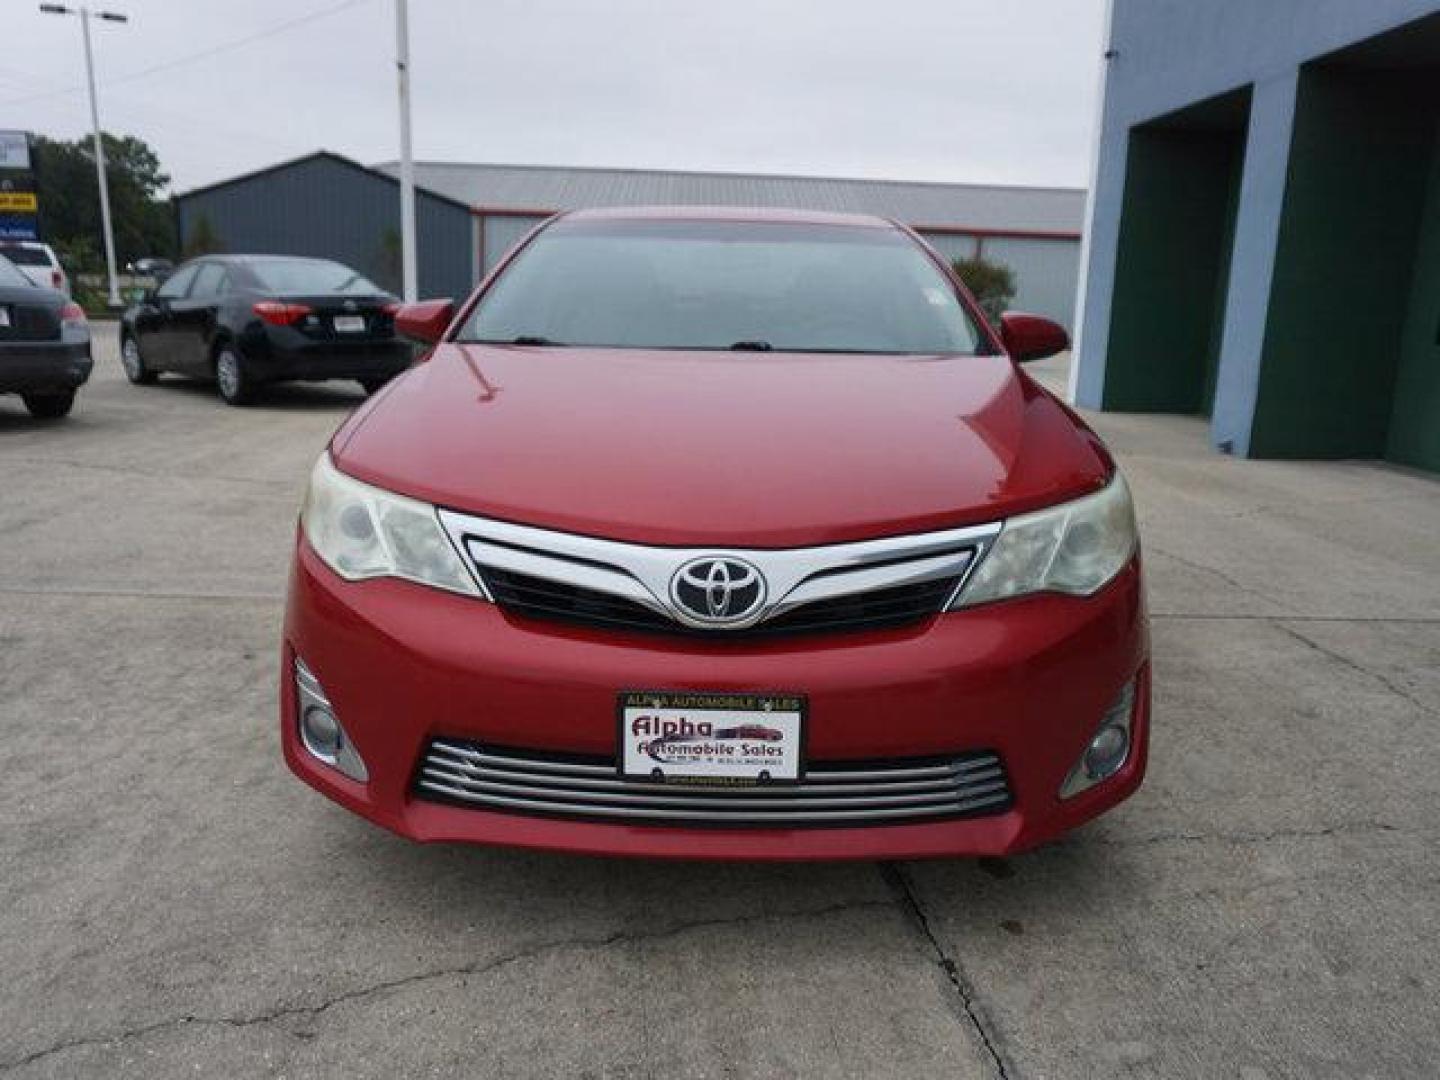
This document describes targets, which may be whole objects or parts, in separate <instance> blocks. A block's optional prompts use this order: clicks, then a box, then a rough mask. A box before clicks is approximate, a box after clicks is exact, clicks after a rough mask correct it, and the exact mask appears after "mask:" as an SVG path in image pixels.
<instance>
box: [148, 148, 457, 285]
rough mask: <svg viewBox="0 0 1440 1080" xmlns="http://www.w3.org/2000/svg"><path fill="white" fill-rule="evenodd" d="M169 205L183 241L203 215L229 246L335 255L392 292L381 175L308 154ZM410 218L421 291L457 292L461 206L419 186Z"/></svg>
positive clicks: (390, 227) (395, 243)
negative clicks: (423, 190) (300, 158)
mask: <svg viewBox="0 0 1440 1080" xmlns="http://www.w3.org/2000/svg"><path fill="white" fill-rule="evenodd" d="M175 203H176V212H177V216H178V224H179V228H180V242H181V245H182V247H183V246H184V245H186V244H188V242H189V241H190V238H191V237H192V235H193V232H194V229H195V225H196V222H198V221H199V220H200V218H201V217H202V216H204V217H206V218H208V219H209V223H210V227H211V229H212V230H213V231H214V233H215V234H216V235H218V236H219V238H220V242H221V244H222V245H223V248H224V250H225V251H227V252H230V253H233V254H249V253H253V254H266V255H271V254H274V255H310V256H318V257H322V258H327V259H336V260H338V261H339V262H343V263H345V264H346V265H347V266H352V267H354V268H355V269H357V270H359V271H361V272H362V273H364V274H365V275H366V276H367V277H370V278H371V279H373V280H374V281H376V282H377V283H379V284H380V285H383V286H385V287H386V288H388V289H390V290H391V291H393V292H396V293H398V292H399V291H400V208H399V197H398V195H397V191H396V186H395V184H394V182H392V181H390V180H388V179H386V178H384V177H382V176H378V175H375V174H372V173H367V172H366V171H364V170H362V169H358V168H356V167H354V166H351V165H348V164H346V163H345V162H343V161H339V160H336V159H333V158H328V157H312V158H305V159H302V160H300V161H297V162H293V163H291V164H289V165H284V166H280V167H278V168H276V169H273V170H270V171H268V172H264V173H261V174H258V175H256V176H253V177H250V178H247V179H242V180H240V181H238V182H234V183H228V184H221V185H218V186H216V187H213V188H208V189H204V190H201V191H197V192H192V193H190V194H186V195H180V196H178V197H177V198H176V200H175ZM415 219H416V233H417V237H416V239H417V248H418V251H419V288H420V294H421V295H422V296H455V297H459V296H464V295H465V294H466V293H468V292H469V291H470V289H471V287H472V286H473V284H474V280H475V271H476V266H475V251H474V240H473V236H474V230H473V227H472V223H471V219H470V213H469V211H468V210H466V209H464V208H463V207H460V206H457V205H455V204H454V203H451V202H449V201H447V200H444V199H437V198H435V197H433V196H430V195H427V194H425V193H424V192H417V193H416V198H415Z"/></svg>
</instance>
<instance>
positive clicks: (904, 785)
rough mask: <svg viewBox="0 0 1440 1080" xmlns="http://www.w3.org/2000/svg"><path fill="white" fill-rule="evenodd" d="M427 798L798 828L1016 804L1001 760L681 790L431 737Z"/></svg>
mask: <svg viewBox="0 0 1440 1080" xmlns="http://www.w3.org/2000/svg"><path fill="white" fill-rule="evenodd" d="M415 788H416V793H417V795H419V796H420V797H422V798H429V799H435V800H440V801H446V802H458V803H463V804H465V805H467V806H474V807H477V808H481V809H486V810H499V811H506V812H511V813H527V814H545V815H552V816H561V817H570V818H584V819H586V820H592V821H618V822H629V823H632V824H634V823H645V822H653V823H655V824H664V825H705V826H729V827H736V828H772V829H773V828H792V827H817V826H819V827H824V826H832V827H834V826H856V825H883V824H899V823H904V822H913V821H923V820H931V819H937V818H959V817H978V816H982V815H987V814H998V813H1001V812H1003V811H1004V810H1006V809H1008V808H1009V807H1010V804H1011V795H1010V788H1009V784H1008V783H1007V782H1006V779H1005V770H1004V766H1003V765H1002V764H1001V762H1000V757H999V755H998V754H995V753H994V752H992V751H976V752H971V753H965V754H959V755H956V756H954V757H948V758H924V759H913V758H910V759H902V760H889V761H878V762H844V763H838V762H832V763H825V762H817V763H815V765H814V766H812V767H811V768H810V769H809V770H808V771H807V772H806V774H805V778H804V780H802V781H801V782H800V783H798V784H791V785H785V786H780V785H765V786H756V787H682V786H679V785H675V784H650V783H636V782H632V781H629V780H623V779H621V778H620V777H619V776H618V775H617V773H616V771H615V763H614V761H613V760H608V759H605V758H600V757H581V756H576V755H559V754H548V753H547V754H538V753H533V752H529V751H521V750H509V749H500V748H498V747H492V746H484V747H482V746H480V745H478V744H475V743H469V742H461V741H458V740H453V739H438V740H436V741H435V742H432V743H431V744H430V746H429V748H428V749H427V751H426V753H425V757H424V758H423V760H422V762H421V766H420V772H419V775H418V776H417V777H416V781H415Z"/></svg>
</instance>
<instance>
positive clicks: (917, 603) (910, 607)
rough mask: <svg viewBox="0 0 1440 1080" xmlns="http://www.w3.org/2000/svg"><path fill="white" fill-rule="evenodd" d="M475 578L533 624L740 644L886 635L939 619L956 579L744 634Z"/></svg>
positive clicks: (835, 602) (531, 584)
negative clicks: (757, 640) (821, 636)
mask: <svg viewBox="0 0 1440 1080" xmlns="http://www.w3.org/2000/svg"><path fill="white" fill-rule="evenodd" d="M480 573H481V575H482V576H483V577H484V579H485V585H486V587H487V588H489V590H490V595H491V596H493V597H494V598H495V602H496V603H497V604H499V605H500V606H501V607H502V608H504V609H505V610H506V611H510V612H513V613H514V614H516V615H524V616H528V617H530V618H536V619H558V620H561V621H564V622H574V623H579V624H581V625H585V626H597V627H600V628H602V629H613V630H638V631H642V632H647V633H656V634H681V635H689V636H694V635H699V636H703V637H707V638H713V639H716V640H729V641H735V640H739V641H744V640H753V639H755V638H764V637H779V636H783V635H798V634H830V633H840V632H846V631H851V632H855V631H862V630H888V629H892V628H894V627H900V626H906V625H908V624H910V623H915V622H919V621H920V620H921V619H925V618H928V617H929V616H932V615H935V614H938V613H939V611H940V609H941V608H942V607H943V606H944V603H945V601H946V599H948V598H949V596H950V594H951V593H952V592H954V591H955V586H956V584H957V583H958V581H959V578H958V577H947V578H940V579H938V580H936V581H922V582H919V583H916V584H911V585H900V586H896V587H894V588H889V589H875V590H873V591H871V592H862V593H852V594H850V595H847V596H839V597H834V598H832V599H828V600H817V601H814V602H813V603H809V604H802V605H801V606H800V607H797V608H794V609H793V610H791V611H788V612H786V613H785V614H783V615H777V616H775V617H773V618H771V619H769V620H767V621H766V622H763V623H760V624H759V625H757V626H753V627H750V628H749V629H746V630H730V629H726V630H696V629H692V628H690V627H686V626H682V625H680V624H679V623H677V622H675V621H673V620H672V619H669V618H666V617H665V616H664V615H661V614H660V613H658V612H656V611H652V610H651V609H649V608H647V607H645V606H643V605H641V604H637V603H635V602H634V601H632V600H627V599H625V598H624V597H620V596H615V595H613V594H611V593H605V592H600V591H599V590H596V589H585V588H581V587H579V586H576V585H568V584H565V583H563V582H559V581H551V580H548V579H546V578H541V577H532V576H530V575H529V574H517V573H514V572H512V571H509V570H499V569H496V568H495V567H492V566H482V567H481V568H480Z"/></svg>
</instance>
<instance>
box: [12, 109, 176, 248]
mask: <svg viewBox="0 0 1440 1080" xmlns="http://www.w3.org/2000/svg"><path fill="white" fill-rule="evenodd" d="M101 138H102V139H104V141H105V178H106V180H107V181H108V185H109V188H110V219H111V221H112V222H113V223H114V229H115V258H116V260H117V261H118V262H119V263H120V265H121V266H123V265H124V264H125V263H127V262H130V261H132V260H134V259H138V258H141V257H142V256H145V255H164V256H173V255H174V253H175V219H174V215H173V214H172V213H171V209H170V202H169V200H168V199H165V198H163V197H162V194H161V193H162V192H163V190H164V188H165V186H166V185H167V184H168V183H169V182H170V177H169V176H167V175H166V174H165V173H164V172H163V171H161V168H160V159H159V157H157V156H156V154H155V151H154V150H152V149H151V148H150V146H149V145H148V144H147V143H146V142H145V141H144V140H143V139H137V138H135V137H134V136H131V135H124V136H117V135H111V134H110V133H109V132H104V133H102V135H101ZM93 145H94V144H93V143H92V142H91V140H90V138H89V137H88V136H87V137H85V138H82V139H76V140H75V141H73V142H69V141H66V140H64V139H48V138H46V137H45V136H43V135H38V136H36V137H35V141H34V144H33V146H32V154H33V156H34V162H35V180H36V186H37V188H38V191H39V198H40V227H41V230H42V235H43V237H44V239H45V240H47V241H48V242H49V243H51V244H52V245H54V246H55V247H56V248H57V249H64V250H66V251H68V252H71V253H72V257H74V258H86V259H89V258H94V259H95V264H94V265H72V266H70V269H71V271H72V272H75V273H93V272H98V271H99V270H101V269H102V268H103V264H102V263H101V262H100V256H99V254H98V253H99V252H101V251H103V250H104V241H103V240H102V239H101V235H100V233H101V228H100V190H99V184H98V183H97V182H96V178H95V156H94V150H93Z"/></svg>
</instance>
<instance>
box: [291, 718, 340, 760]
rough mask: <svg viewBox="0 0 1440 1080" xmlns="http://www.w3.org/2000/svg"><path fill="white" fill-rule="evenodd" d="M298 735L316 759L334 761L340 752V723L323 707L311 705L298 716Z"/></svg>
mask: <svg viewBox="0 0 1440 1080" xmlns="http://www.w3.org/2000/svg"><path fill="white" fill-rule="evenodd" d="M300 735H301V737H302V738H303V739H304V740H305V745H306V746H308V747H309V748H310V752H311V753H312V754H314V755H315V756H316V757H326V758H330V759H332V760H333V759H334V757H335V755H336V754H338V753H339V752H340V745H341V740H340V721H338V720H336V719H335V714H334V713H332V712H331V711H330V710H329V709H327V708H325V707H324V706H323V705H311V706H308V707H307V708H306V709H305V712H304V713H302V714H301V716H300Z"/></svg>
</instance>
